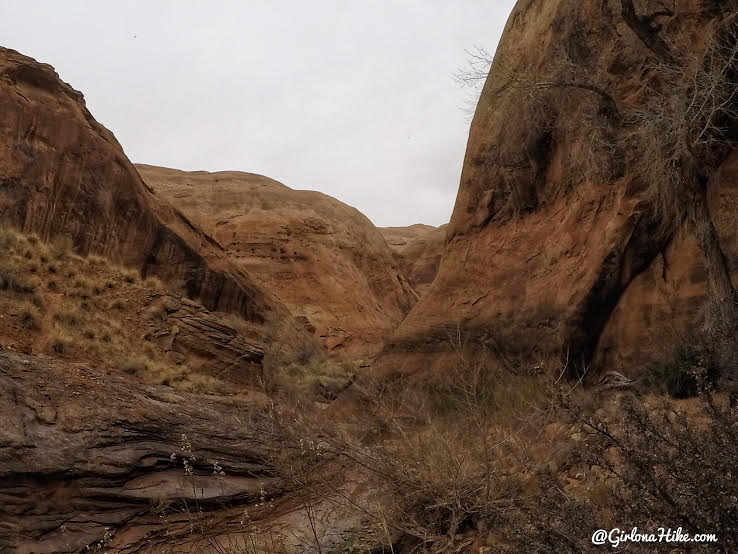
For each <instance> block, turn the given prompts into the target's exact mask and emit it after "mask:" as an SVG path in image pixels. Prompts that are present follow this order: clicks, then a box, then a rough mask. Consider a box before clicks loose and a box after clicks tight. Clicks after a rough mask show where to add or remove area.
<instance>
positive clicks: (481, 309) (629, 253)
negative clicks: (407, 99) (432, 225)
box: [375, 0, 737, 373]
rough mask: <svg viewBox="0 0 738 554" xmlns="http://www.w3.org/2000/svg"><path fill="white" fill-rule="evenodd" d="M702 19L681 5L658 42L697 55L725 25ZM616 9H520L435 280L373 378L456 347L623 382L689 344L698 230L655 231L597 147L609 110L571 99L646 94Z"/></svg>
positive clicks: (610, 3) (648, 56)
mask: <svg viewBox="0 0 738 554" xmlns="http://www.w3.org/2000/svg"><path fill="white" fill-rule="evenodd" d="M641 4H644V5H641ZM652 4H653V5H652ZM655 4H656V3H650V2H645V3H640V4H639V9H640V10H641V11H643V12H644V13H653V12H656V11H658V10H659V8H658V7H656V6H655ZM708 4H710V3H700V2H697V1H685V2H677V3H676V6H675V11H674V13H673V14H671V15H666V16H663V17H660V18H659V19H658V25H660V26H661V29H662V33H663V34H664V35H666V36H668V37H669V38H670V39H672V40H674V41H675V42H676V43H681V44H701V43H702V42H704V37H705V35H706V33H705V30H706V29H708V28H709V27H710V25H711V21H712V20H714V18H716V17H720V15H719V14H720V10H718V9H717V8H715V7H714V6H712V7H711V6H710V5H708ZM731 5H733V6H734V4H731ZM622 6H623V5H622V3H621V2H620V1H618V0H607V1H605V2H600V1H595V0H585V1H582V2H566V1H563V0H536V1H532V0H520V1H519V2H518V3H517V5H516V7H515V8H514V10H513V12H512V14H511V16H510V18H509V20H508V23H507V26H506V29H505V32H504V35H503V38H502V40H501V42H500V45H499V49H498V51H497V53H496V55H495V59H494V62H493V64H492V67H491V71H490V76H489V77H488V79H487V82H486V84H485V87H484V89H483V92H482V94H481V98H480V100H479V103H478V106H477V109H476V113H475V116H474V120H473V122H472V125H471V129H470V135H469V141H468V146H467V152H466V157H465V161H464V167H463V172H462V176H461V182H460V186H459V192H458V196H457V200H456V205H455V208H454V212H453V215H452V218H451V222H450V224H449V228H448V232H447V245H446V250H445V253H444V255H443V260H442V262H441V265H440V269H439V271H438V275H437V277H436V279H435V280H434V282H433V284H432V285H431V287H430V289H429V290H428V291H427V292H426V293H425V295H424V296H423V298H422V299H421V300H420V302H419V303H418V304H417V305H416V306H415V307H414V309H413V310H412V311H411V313H410V314H409V315H408V317H407V318H406V319H405V320H404V321H403V323H402V325H401V326H400V327H399V328H398V330H397V332H396V333H395V335H394V336H393V338H392V339H391V341H390V343H389V344H388V346H387V348H386V349H385V351H384V353H383V355H382V356H381V357H380V359H379V360H378V361H377V363H376V364H375V367H376V369H377V371H378V372H380V373H381V372H391V371H402V370H404V371H408V372H413V371H416V370H421V369H422V370H434V369H437V370H442V369H443V368H447V367H448V366H449V364H451V363H454V360H453V358H454V355H453V354H452V351H454V350H455V349H454V348H452V343H453V342H455V341H456V342H458V341H462V342H464V341H465V342H466V343H467V344H468V345H469V347H470V348H474V349H476V350H477V351H478V352H481V353H483V354H485V355H487V354H488V355H490V356H492V358H494V359H495V360H502V361H504V362H505V363H510V364H517V363H523V364H530V365H531V366H540V365H545V366H549V365H550V366H554V367H558V364H559V363H560V362H564V363H567V364H568V365H569V367H570V368H571V367H575V368H577V372H581V371H583V370H584V368H587V367H590V368H592V367H594V366H597V365H599V366H603V365H610V366H613V367H619V368H620V369H622V370H624V371H626V372H631V373H632V372H633V371H637V370H638V368H639V367H641V366H642V365H643V364H646V363H648V362H649V361H650V360H651V359H653V357H654V356H656V355H657V353H656V352H655V350H656V343H658V344H659V346H658V348H659V349H661V350H663V349H667V350H668V349H670V348H672V347H676V346H677V345H678V344H677V343H678V341H679V340H680V339H681V338H682V337H683V336H685V335H688V334H689V333H690V332H691V330H692V329H694V322H695V318H696V316H697V315H698V313H697V312H698V309H699V306H700V305H701V303H702V300H703V299H704V291H705V290H706V289H705V275H704V271H703V269H702V260H701V257H700V256H699V255H698V254H697V250H696V247H695V243H694V239H693V237H692V236H691V230H690V229H687V228H685V229H683V230H682V231H680V232H679V233H677V235H676V236H675V237H674V238H671V237H662V236H661V235H660V234H659V233H657V232H655V229H654V225H653V223H652V221H651V220H652V218H651V217H650V216H649V210H648V209H646V208H645V207H644V202H643V201H644V197H645V195H644V192H643V189H644V182H645V181H647V178H646V176H644V175H638V174H637V173H636V172H634V171H633V170H632V169H631V168H629V167H628V160H626V159H618V158H617V157H615V156H612V155H611V151H610V150H608V148H607V147H605V146H603V145H607V144H608V143H609V141H611V140H612V136H611V131H612V124H611V118H612V117H613V112H612V110H611V107H610V106H609V104H608V103H607V102H606V101H605V99H604V98H603V96H601V95H600V94H598V93H597V92H596V91H593V90H591V89H584V88H574V87H570V86H565V85H566V83H568V82H572V81H573V80H576V79H579V80H580V82H585V83H596V84H597V85H598V86H599V87H600V89H601V90H604V91H606V94H609V95H610V98H611V99H614V100H615V102H616V103H617V104H618V105H619V106H621V107H625V108H627V107H628V105H629V103H632V102H633V101H634V99H637V98H639V97H640V96H641V95H643V94H644V93H646V92H647V91H645V89H644V84H643V75H645V74H646V73H647V71H648V69H649V67H652V66H653V64H652V53H651V52H650V51H649V49H648V48H647V47H646V46H645V45H644V43H643V42H642V41H641V40H639V38H638V36H637V35H636V33H635V32H634V31H633V30H632V29H631V28H630V27H629V26H628V25H627V24H626V22H625V20H624V18H623V15H622V9H623V8H622ZM643 21H645V20H643ZM654 25H656V23H654ZM654 28H655V27H654ZM572 68H574V69H572ZM567 72H568V74H567ZM562 74H564V75H566V77H557V76H558V75H562ZM557 78H560V79H562V81H561V82H563V84H564V86H558V85H557V84H556V83H557V81H556V79H557ZM559 84H560V83H559ZM584 122H594V125H592V124H584ZM593 129H594V131H593ZM733 164H734V162H733V161H731V160H729V161H728V162H727V163H726V166H730V167H726V168H724V171H723V177H722V178H720V179H713V181H712V183H711V184H712V187H713V189H714V191H713V198H714V202H713V205H712V207H711V209H712V211H713V213H715V214H716V217H715V218H714V219H716V220H717V224H718V227H719V231H720V233H721V234H722V240H723V248H724V249H725V250H726V253H727V254H728V255H732V256H735V254H736V251H735V241H736V224H735V218H734V216H732V215H731V214H734V212H735V208H736V204H735V200H736V198H735V189H736V186H737V184H736V178H735V170H733V169H730V168H731V167H733ZM733 259H734V260H735V257H733ZM673 329H677V330H678V331H679V333H678V334H677V333H674V332H673ZM659 354H661V353H659ZM457 361H458V360H457Z"/></svg>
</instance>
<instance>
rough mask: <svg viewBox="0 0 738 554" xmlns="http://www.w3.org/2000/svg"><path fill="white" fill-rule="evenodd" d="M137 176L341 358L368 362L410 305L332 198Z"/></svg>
mask: <svg viewBox="0 0 738 554" xmlns="http://www.w3.org/2000/svg"><path fill="white" fill-rule="evenodd" d="M136 167H137V169H138V171H139V173H140V174H141V176H142V177H143V179H144V180H145V181H146V184H147V185H148V186H149V187H151V188H152V189H153V190H154V191H155V192H156V194H157V195H158V196H160V197H162V198H164V199H165V200H166V201H168V202H170V203H171V204H172V205H174V206H175V207H176V208H177V209H179V210H181V211H182V213H183V214H185V216H186V217H187V219H188V220H190V221H192V222H193V224H194V225H196V226H197V227H198V228H200V229H203V231H204V232H205V233H207V234H208V235H209V236H211V237H213V238H214V240H215V241H217V242H218V244H219V245H222V247H223V249H224V251H226V252H227V253H228V255H229V257H230V258H231V259H232V260H233V261H234V262H235V264H236V265H237V266H238V267H239V268H240V269H242V270H243V271H245V272H247V273H248V274H249V275H251V276H252V277H253V278H254V279H256V281H257V282H258V284H259V286H260V287H262V288H264V289H265V290H268V291H269V292H271V293H272V294H273V295H274V296H276V297H277V298H278V299H279V300H280V301H281V302H283V303H284V304H285V305H286V306H287V307H288V308H289V310H290V311H291V312H292V314H293V315H294V316H296V317H298V318H300V319H301V320H302V321H303V323H304V325H305V327H306V328H307V329H308V330H311V331H313V332H314V334H315V336H316V337H317V338H319V339H320V341H321V342H322V344H323V345H324V346H325V347H326V349H327V350H328V351H330V352H332V353H334V354H336V355H338V356H340V357H343V358H345V359H356V358H361V357H366V356H371V355H372V354H374V353H375V352H376V351H377V350H378V349H379V348H381V346H382V345H383V343H384V341H385V339H386V337H387V336H388V335H389V334H390V333H391V332H392V330H393V329H394V328H395V327H396V326H397V324H398V323H399V322H400V321H401V320H402V318H403V317H404V316H405V314H406V313H407V312H408V311H409V309H410V308H411V306H412V305H413V303H414V302H415V299H416V295H415V293H414V292H413V290H412V288H411V286H410V285H409V283H408V282H407V280H406V278H405V277H404V275H403V273H402V271H401V270H400V269H399V268H398V267H397V265H396V263H395V262H394V261H393V258H392V253H391V251H390V249H389V247H388V246H387V243H386V242H385V240H384V238H383V237H382V235H381V234H380V232H379V231H378V230H377V229H376V228H375V227H374V226H373V225H372V223H371V222H370V221H369V220H368V219H367V218H366V217H365V216H363V215H362V214H361V213H360V212H358V211H357V210H355V209H354V208H351V207H349V206H346V205H345V204H342V203H341V202H339V201H337V200H335V199H334V198H331V197H329V196H326V195H324V194H321V193H318V192H313V191H299V190H292V189H290V188H288V187H286V186H285V185H283V184H281V183H278V182H277V181H274V180H272V179H268V178H266V177H262V176H260V175H254V174H250V173H240V172H232V171H227V172H217V173H207V172H202V171H198V172H184V171H177V170H173V169H167V168H160V167H152V166H146V165H137V166H136Z"/></svg>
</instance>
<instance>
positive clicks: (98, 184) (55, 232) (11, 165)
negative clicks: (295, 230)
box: [0, 48, 286, 323]
mask: <svg viewBox="0 0 738 554" xmlns="http://www.w3.org/2000/svg"><path fill="white" fill-rule="evenodd" d="M0 113H2V114H3V115H2V118H0V223H4V224H8V223H10V224H13V225H15V226H17V227H19V228H21V229H22V230H23V231H25V232H35V233H37V234H38V235H39V236H40V237H41V238H43V239H48V238H50V237H55V236H60V235H66V236H69V237H71V239H72V240H73V241H74V245H75V247H76V250H77V251H78V252H80V253H82V254H87V253H90V252H94V253H98V254H101V255H104V256H106V257H107V258H109V259H111V260H113V261H114V262H116V263H122V264H124V265H126V266H129V267H133V268H136V269H139V270H141V271H142V272H143V273H144V275H157V276H159V277H160V278H161V279H162V280H164V281H166V282H167V283H170V284H174V285H179V286H180V288H182V289H184V290H185V291H186V293H187V295H188V296H190V297H192V298H198V297H199V298H200V299H201V300H202V302H203V304H204V305H205V306H206V307H207V308H208V309H214V310H221V311H228V312H235V313H239V314H241V315H242V316H243V317H244V318H246V319H248V320H250V321H254V322H256V323H261V322H263V321H264V320H265V319H266V318H268V317H270V316H271V314H281V315H284V314H285V313H286V312H285V311H284V310H283V309H282V308H281V307H280V306H279V304H278V302H276V301H274V300H273V299H272V298H270V297H269V295H268V294H264V293H263V292H262V291H261V290H259V288H258V287H257V286H255V285H254V283H253V282H252V281H251V279H250V278H249V276H248V275H247V274H246V273H245V272H244V271H243V270H242V269H240V268H237V267H235V266H234V265H233V264H231V263H230V262H229V260H228V256H227V253H226V252H225V251H224V250H223V249H222V248H220V246H219V245H218V244H217V243H216V242H215V241H214V240H213V239H211V238H210V237H208V236H207V235H206V234H205V233H203V232H202V231H201V230H200V229H197V228H196V227H195V226H193V225H192V224H191V222H189V221H188V220H187V219H186V218H184V217H182V216H181V215H180V214H178V213H177V212H176V211H175V210H173V209H172V208H171V207H169V206H167V205H166V204H164V203H162V202H160V201H159V200H158V199H156V198H155V196H154V195H153V194H152V193H151V192H150V191H149V190H148V189H147V187H146V186H145V185H144V183H143V181H142V180H141V178H140V177H139V175H138V173H137V172H136V170H135V168H134V167H133V166H132V165H131V163H130V162H129V161H128V159H127V158H126V156H125V154H124V153H123V151H122V149H121V147H120V145H119V144H118V142H117V141H116V140H115V137H114V136H113V135H112V133H110V131H108V130H107V129H105V128H104V127H103V126H102V125H100V124H99V123H97V122H96V121H95V120H94V119H93V117H92V115H90V113H89V111H87V109H86V107H85V104H84V100H83V97H82V94H81V93H79V92H77V91H76V90H74V89H73V88H71V87H70V86H69V85H67V84H66V83H64V82H62V81H61V80H60V79H59V77H58V75H57V74H56V72H55V71H54V69H53V68H52V67H51V66H49V65H46V64H42V63H38V62H36V61H35V60H33V59H31V58H28V57H26V56H23V55H21V54H19V53H17V52H15V51H13V50H9V49H5V48H0ZM281 315H280V316H279V317H281Z"/></svg>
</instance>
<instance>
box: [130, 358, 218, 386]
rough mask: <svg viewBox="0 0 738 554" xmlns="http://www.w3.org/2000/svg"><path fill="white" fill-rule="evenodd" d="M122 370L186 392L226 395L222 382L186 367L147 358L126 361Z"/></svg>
mask: <svg viewBox="0 0 738 554" xmlns="http://www.w3.org/2000/svg"><path fill="white" fill-rule="evenodd" d="M120 369H121V370H122V371H123V372H124V373H127V374H129V375H136V376H138V377H141V378H143V379H146V380H147V381H151V382H154V383H158V384H160V385H169V386H173V387H176V388H178V389H180V390H184V391H186V392H200V393H224V392H225V391H226V386H225V384H224V383H223V382H222V381H219V380H217V379H214V378H213V377H210V376H208V375H203V374H200V373H195V372H194V371H193V370H192V369H191V368H189V367H188V366H185V365H172V364H166V363H162V362H161V361H154V360H151V359H149V358H147V357H136V358H130V359H124V360H123V361H122V362H121V364H120Z"/></svg>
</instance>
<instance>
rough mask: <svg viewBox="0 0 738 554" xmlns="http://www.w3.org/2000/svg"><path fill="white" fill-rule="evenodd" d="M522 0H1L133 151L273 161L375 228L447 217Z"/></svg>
mask: <svg viewBox="0 0 738 554" xmlns="http://www.w3.org/2000/svg"><path fill="white" fill-rule="evenodd" d="M514 3H515V2H514V0H485V1H481V0H368V1H363V2H359V1H357V0H313V1H306V0H271V1H270V0H263V1H262V0H241V1H238V0H207V1H206V0H126V1H113V0H64V1H58V0H45V1H44V0H2V2H0V44H2V45H3V46H7V47H9V48H13V49H15V50H18V51H20V52H22V53H24V54H27V55H29V56H32V57H34V58H36V59H38V60H39V61H43V62H46V63H50V64H51V65H53V66H54V67H55V68H56V70H57V71H58V73H59V74H60V75H61V77H62V79H64V80H65V81H67V82H69V83H70V84H71V85H72V86H74V87H75V88H77V89H79V90H81V91H82V92H83V93H84V94H85V98H86V99H87V104H88V107H89V108H90V111H91V112H92V114H93V115H94V116H95V118H96V119H97V120H98V121H100V122H101V123H103V124H104V125H106V126H107V127H108V128H110V129H111V130H112V131H113V132H114V133H115V135H116V137H117V138H118V140H119V141H120V142H121V144H122V145H123V148H124V149H125V151H126V154H127V155H128V157H129V158H130V159H131V160H132V161H134V162H142V163H149V164H154V165H163V166H168V167H176V168H179V169H187V170H195V169H205V170H209V171H215V170H223V169H233V170H242V171H249V172H253V173H261V174H263V175H267V176H269V177H272V178H274V179H277V180H279V181H282V182H283V183H285V184H286V185H288V186H290V187H292V188H299V189H313V190H319V191H322V192H325V193H326V194H330V195H331V196H334V197H336V198H338V199H339V200H341V201H343V202H345V203H347V204H350V205H352V206H354V207H356V208H358V209H359V210H361V211H362V212H364V213H365V214H366V215H367V216H368V217H369V218H370V219H371V220H372V221H373V222H374V223H375V224H376V225H380V226H387V225H409V224H412V223H428V224H432V225H440V224H442V223H445V222H446V221H448V218H449V217H450V214H451V210H452V208H453V203H454V200H455V197H456V190H457V187H458V184H459V175H460V172H461V164H462V161H463V156H464V149H465V147H466V138H467V131H468V126H469V121H468V117H467V116H466V115H465V114H464V113H463V112H462V111H461V110H460V109H459V107H461V106H463V104H464V100H465V98H466V97H467V95H468V91H465V90H463V89H460V88H459V86H458V85H457V84H456V83H455V82H454V79H453V73H454V72H455V71H456V69H457V68H458V67H459V66H462V65H463V64H464V63H465V59H466V56H465V54H464V50H465V49H468V48H471V47H473V46H475V45H480V46H484V47H485V48H487V49H489V50H494V49H495V48H496V46H497V42H498V41H499V37H500V34H501V32H502V29H503V27H504V24H505V22H506V20H507V16H508V14H509V12H510V10H511V9H512V6H513V4H514Z"/></svg>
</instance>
